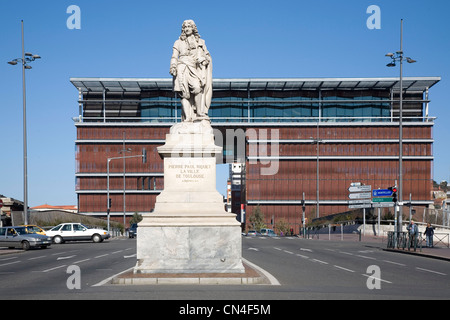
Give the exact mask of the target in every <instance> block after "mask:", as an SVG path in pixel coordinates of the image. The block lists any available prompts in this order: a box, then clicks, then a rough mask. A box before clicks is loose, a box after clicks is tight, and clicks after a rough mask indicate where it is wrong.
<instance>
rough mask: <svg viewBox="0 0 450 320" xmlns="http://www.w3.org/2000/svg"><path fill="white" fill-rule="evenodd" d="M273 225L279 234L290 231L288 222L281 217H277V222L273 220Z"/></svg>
mask: <svg viewBox="0 0 450 320" xmlns="http://www.w3.org/2000/svg"><path fill="white" fill-rule="evenodd" d="M274 227H275V229H276V230H277V232H278V233H280V234H281V232H283V234H284V235H287V234H288V232H289V231H290V228H289V224H288V222H287V221H286V220H284V219H283V218H281V219H278V220H277V222H275V226H274Z"/></svg>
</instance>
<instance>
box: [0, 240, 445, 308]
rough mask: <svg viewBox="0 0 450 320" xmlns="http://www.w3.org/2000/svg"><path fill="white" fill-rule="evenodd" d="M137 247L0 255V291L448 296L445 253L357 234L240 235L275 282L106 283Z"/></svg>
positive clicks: (84, 295)
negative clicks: (394, 248) (350, 237)
mask: <svg viewBox="0 0 450 320" xmlns="http://www.w3.org/2000/svg"><path fill="white" fill-rule="evenodd" d="M135 254H136V240H135V239H114V240H109V241H105V242H103V243H98V244H96V243H91V242H78V243H76V242H72V243H65V244H61V245H52V246H51V247H50V248H48V249H44V250H40V249H36V250H29V251H26V252H19V253H15V254H8V255H0V298H1V299H33V300H36V299H48V300H51V299H67V300H69V299H70V300H76V299H88V300H91V299H120V300H122V299H130V300H141V299H154V300H166V299H175V300H179V299H181V300H191V299H194V300H203V301H205V300H223V299H225V300H240V299H246V300H253V301H256V300H279V299H283V300H297V299H342V300H358V299H368V300H371V299H389V300H390V299H407V300H410V299H448V298H449V297H450V285H449V284H450V268H449V262H447V261H441V260H435V259H430V258H424V257H417V256H411V255H404V254H398V253H393V252H386V251H383V250H381V248H380V246H379V245H373V244H364V243H360V242H332V241H331V242H330V241H326V240H305V239H299V238H290V237H285V238H260V237H257V238H247V237H243V256H244V258H246V259H247V260H249V261H250V262H252V263H254V264H256V265H258V266H259V267H261V268H263V269H264V270H266V271H267V272H269V273H270V274H271V275H272V276H274V277H275V278H276V279H277V280H278V281H279V283H280V284H281V285H278V286H270V285H245V286H244V285H230V286H224V285H221V286H217V285H209V286H199V285H166V286H162V285H159V286H129V285H128V286H125V285H110V284H107V283H106V284H105V281H104V280H105V279H107V278H109V277H111V276H113V275H115V274H118V273H120V272H122V271H124V270H127V269H129V268H131V267H133V266H134V265H135V263H136V260H135V259H136V256H135ZM77 268H78V269H77ZM76 276H78V278H75V277H76ZM77 280H79V281H77ZM77 284H79V288H78V287H76V285H77Z"/></svg>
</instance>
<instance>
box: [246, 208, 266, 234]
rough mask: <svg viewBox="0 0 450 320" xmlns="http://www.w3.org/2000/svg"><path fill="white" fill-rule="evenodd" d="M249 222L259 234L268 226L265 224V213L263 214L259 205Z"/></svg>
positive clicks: (254, 209)
mask: <svg viewBox="0 0 450 320" xmlns="http://www.w3.org/2000/svg"><path fill="white" fill-rule="evenodd" d="M248 220H249V221H250V223H251V224H252V226H253V228H255V230H256V231H258V232H259V231H260V230H261V229H264V228H265V227H266V224H265V223H264V220H265V218H264V213H262V211H261V208H260V207H259V205H257V206H256V208H253V210H252V215H251V216H250V217H249V219H248Z"/></svg>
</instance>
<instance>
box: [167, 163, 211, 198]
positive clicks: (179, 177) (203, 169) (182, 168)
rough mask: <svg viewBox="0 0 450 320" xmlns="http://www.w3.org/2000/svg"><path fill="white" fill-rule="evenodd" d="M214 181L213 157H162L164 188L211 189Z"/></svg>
mask: <svg viewBox="0 0 450 320" xmlns="http://www.w3.org/2000/svg"><path fill="white" fill-rule="evenodd" d="M215 183H216V166H215V159H214V158H176V159H175V158H164V189H166V190H167V189H169V190H170V189H172V190H189V191H194V190H196V191H198V190H211V189H210V188H215Z"/></svg>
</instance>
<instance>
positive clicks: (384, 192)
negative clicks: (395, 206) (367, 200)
mask: <svg viewBox="0 0 450 320" xmlns="http://www.w3.org/2000/svg"><path fill="white" fill-rule="evenodd" d="M372 196H373V197H389V196H392V190H389V189H377V190H372Z"/></svg>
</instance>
